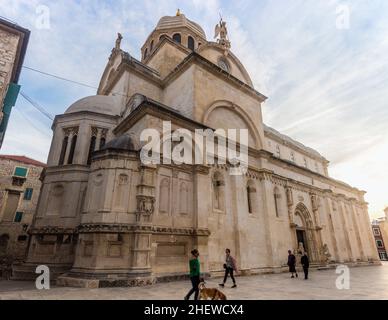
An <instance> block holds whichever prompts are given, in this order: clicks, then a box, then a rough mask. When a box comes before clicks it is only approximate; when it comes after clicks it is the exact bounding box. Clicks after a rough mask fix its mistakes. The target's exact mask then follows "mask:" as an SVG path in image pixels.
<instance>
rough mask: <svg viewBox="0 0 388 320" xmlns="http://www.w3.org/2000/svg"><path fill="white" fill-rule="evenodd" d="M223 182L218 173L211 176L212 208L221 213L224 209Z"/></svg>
mask: <svg viewBox="0 0 388 320" xmlns="http://www.w3.org/2000/svg"><path fill="white" fill-rule="evenodd" d="M224 202H225V182H224V179H223V176H222V174H221V173H220V172H216V173H214V175H213V208H214V209H215V210H219V211H223V210H224V208H225V204H224Z"/></svg>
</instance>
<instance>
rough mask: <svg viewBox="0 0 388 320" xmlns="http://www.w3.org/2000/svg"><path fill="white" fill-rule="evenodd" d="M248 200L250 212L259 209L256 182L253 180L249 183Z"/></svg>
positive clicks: (247, 188)
mask: <svg viewBox="0 0 388 320" xmlns="http://www.w3.org/2000/svg"><path fill="white" fill-rule="evenodd" d="M246 190H247V201H248V212H249V213H250V214H253V213H254V212H256V211H257V201H256V197H257V194H256V187H255V183H254V182H253V181H252V180H249V181H248V183H247V187H246Z"/></svg>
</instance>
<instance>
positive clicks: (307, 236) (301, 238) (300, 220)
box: [294, 203, 320, 262]
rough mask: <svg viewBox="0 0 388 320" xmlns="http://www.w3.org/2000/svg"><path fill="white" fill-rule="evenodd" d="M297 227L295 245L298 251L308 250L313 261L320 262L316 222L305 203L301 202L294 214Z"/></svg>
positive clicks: (295, 226)
mask: <svg viewBox="0 0 388 320" xmlns="http://www.w3.org/2000/svg"><path fill="white" fill-rule="evenodd" d="M294 228H295V231H294V232H295V239H296V240H295V241H296V243H295V245H296V248H298V252H299V251H301V252H300V253H301V254H302V253H303V251H306V252H307V254H308V256H309V257H310V261H311V262H319V261H320V257H319V249H318V248H319V244H318V243H317V241H318V240H317V239H318V235H317V234H316V233H317V232H318V231H317V230H316V228H315V227H314V223H313V220H312V217H311V214H310V212H309V211H308V209H307V208H306V206H305V205H304V204H303V203H299V204H298V205H297V206H296V208H295V215H294Z"/></svg>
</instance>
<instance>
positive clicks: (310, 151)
mask: <svg viewBox="0 0 388 320" xmlns="http://www.w3.org/2000/svg"><path fill="white" fill-rule="evenodd" d="M263 126H264V132H265V133H266V134H270V135H271V134H272V135H273V136H275V137H277V138H278V139H280V140H281V141H282V142H286V143H288V144H290V145H292V146H294V147H296V148H297V149H300V150H302V151H303V152H305V153H307V154H309V155H312V156H314V157H317V158H321V159H323V160H326V159H325V158H324V157H323V156H322V155H321V154H320V153H319V152H318V151H316V150H314V149H312V148H310V147H306V146H305V145H304V144H302V143H300V142H298V141H296V140H294V139H292V138H290V137H289V136H286V135H285V134H282V133H280V132H279V131H277V130H275V129H274V128H271V127H269V126H267V125H265V124H264V123H263ZM326 161H327V160H326Z"/></svg>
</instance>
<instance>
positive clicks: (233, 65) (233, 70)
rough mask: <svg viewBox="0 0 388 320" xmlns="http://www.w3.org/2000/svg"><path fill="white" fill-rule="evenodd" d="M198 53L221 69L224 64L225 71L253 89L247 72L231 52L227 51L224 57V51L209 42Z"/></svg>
mask: <svg viewBox="0 0 388 320" xmlns="http://www.w3.org/2000/svg"><path fill="white" fill-rule="evenodd" d="M198 53H199V54H200V55H201V56H202V57H204V58H205V59H207V60H209V61H211V62H213V63H214V64H215V65H217V66H219V67H221V68H222V66H223V65H224V64H226V65H227V67H228V71H227V70H225V69H224V70H225V71H227V72H229V73H230V74H231V75H233V76H234V77H236V78H237V79H239V80H241V81H242V82H244V83H246V84H248V85H249V86H251V87H253V84H252V80H251V78H250V76H249V74H248V72H247V71H246V69H245V68H244V66H243V65H242V63H241V62H240V60H239V59H238V58H237V57H236V56H235V55H234V54H233V53H232V52H230V51H228V53H227V54H226V55H225V49H223V48H222V47H220V45H218V44H216V43H212V42H209V43H208V44H206V45H203V46H201V47H200V48H199V50H198Z"/></svg>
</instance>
